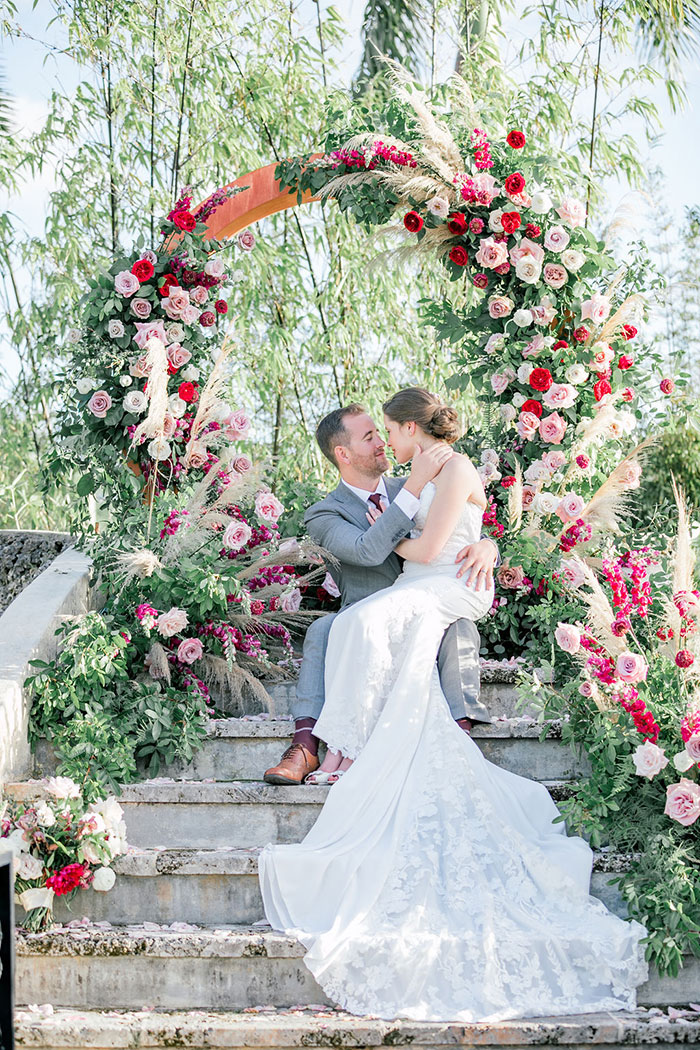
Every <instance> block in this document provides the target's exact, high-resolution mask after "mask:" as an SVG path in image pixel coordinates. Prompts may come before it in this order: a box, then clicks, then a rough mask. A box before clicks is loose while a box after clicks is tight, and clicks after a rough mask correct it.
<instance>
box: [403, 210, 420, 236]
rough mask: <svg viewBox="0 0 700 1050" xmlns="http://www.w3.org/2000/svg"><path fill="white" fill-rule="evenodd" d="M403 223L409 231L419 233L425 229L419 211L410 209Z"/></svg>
mask: <svg viewBox="0 0 700 1050" xmlns="http://www.w3.org/2000/svg"><path fill="white" fill-rule="evenodd" d="M403 224H404V226H405V227H406V229H407V230H408V232H409V233H418V231H419V230H422V229H423V220H422V219H421V217H420V215H419V214H418V212H417V211H408V212H406V214H405V215H404V217H403Z"/></svg>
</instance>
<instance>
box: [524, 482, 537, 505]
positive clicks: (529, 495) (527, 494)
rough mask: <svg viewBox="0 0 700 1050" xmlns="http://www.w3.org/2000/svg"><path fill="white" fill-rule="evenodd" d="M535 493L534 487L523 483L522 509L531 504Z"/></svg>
mask: <svg viewBox="0 0 700 1050" xmlns="http://www.w3.org/2000/svg"><path fill="white" fill-rule="evenodd" d="M536 495H537V491H536V489H533V488H532V487H531V486H530V485H523V510H527V509H528V508H529V507H531V506H532V503H533V500H534V498H535V496H536Z"/></svg>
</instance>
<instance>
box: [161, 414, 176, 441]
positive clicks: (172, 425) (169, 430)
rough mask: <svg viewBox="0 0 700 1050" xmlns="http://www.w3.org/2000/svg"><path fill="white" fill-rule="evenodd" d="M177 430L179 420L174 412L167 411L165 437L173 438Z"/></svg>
mask: <svg viewBox="0 0 700 1050" xmlns="http://www.w3.org/2000/svg"><path fill="white" fill-rule="evenodd" d="M176 430H177V420H176V419H175V416H174V415H173V414H172V412H166V413H165V415H164V416H163V437H164V438H171V437H172V436H173V434H174V433H175V431H176Z"/></svg>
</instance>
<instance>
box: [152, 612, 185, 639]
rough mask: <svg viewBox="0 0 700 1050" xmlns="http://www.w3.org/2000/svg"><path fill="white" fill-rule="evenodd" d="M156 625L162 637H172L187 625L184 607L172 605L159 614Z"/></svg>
mask: <svg viewBox="0 0 700 1050" xmlns="http://www.w3.org/2000/svg"><path fill="white" fill-rule="evenodd" d="M156 626H157V628H158V630H159V631H160V633H161V634H162V635H163V637H164V638H172V636H173V635H174V634H178V633H179V632H180V631H184V629H185V627H187V613H186V612H185V610H184V609H178V608H176V607H173V608H172V609H169V610H168V612H164V613H161V614H160V616H159V617H158V620H157V622H156Z"/></svg>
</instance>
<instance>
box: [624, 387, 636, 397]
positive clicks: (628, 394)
mask: <svg viewBox="0 0 700 1050" xmlns="http://www.w3.org/2000/svg"><path fill="white" fill-rule="evenodd" d="M622 400H623V401H633V400H634V390H633V389H632V387H631V386H626V387H625V389H624V390H623V391H622Z"/></svg>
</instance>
